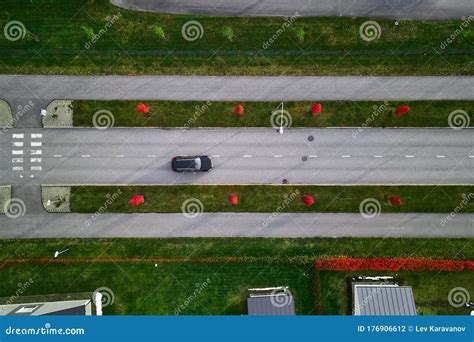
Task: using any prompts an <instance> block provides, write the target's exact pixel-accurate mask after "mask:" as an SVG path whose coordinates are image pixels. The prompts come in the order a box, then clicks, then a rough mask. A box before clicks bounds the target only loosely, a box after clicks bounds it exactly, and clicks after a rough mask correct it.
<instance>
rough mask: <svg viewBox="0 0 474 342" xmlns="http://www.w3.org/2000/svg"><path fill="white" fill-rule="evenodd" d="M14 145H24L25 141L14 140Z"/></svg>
mask: <svg viewBox="0 0 474 342" xmlns="http://www.w3.org/2000/svg"><path fill="white" fill-rule="evenodd" d="M13 146H14V147H23V141H14V142H13Z"/></svg>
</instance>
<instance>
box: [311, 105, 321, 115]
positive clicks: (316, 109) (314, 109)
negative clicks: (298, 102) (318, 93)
mask: <svg viewBox="0 0 474 342" xmlns="http://www.w3.org/2000/svg"><path fill="white" fill-rule="evenodd" d="M322 111H323V105H322V104H321V103H316V104H314V105H313V106H312V107H311V115H313V116H316V115H318V114H319V113H321V112H322Z"/></svg>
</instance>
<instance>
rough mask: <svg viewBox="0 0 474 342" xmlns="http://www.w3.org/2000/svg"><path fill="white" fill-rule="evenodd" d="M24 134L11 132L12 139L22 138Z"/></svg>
mask: <svg viewBox="0 0 474 342" xmlns="http://www.w3.org/2000/svg"><path fill="white" fill-rule="evenodd" d="M24 136H25V135H24V134H23V133H13V134H12V138H13V139H23V138H24Z"/></svg>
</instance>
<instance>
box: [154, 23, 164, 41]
mask: <svg viewBox="0 0 474 342" xmlns="http://www.w3.org/2000/svg"><path fill="white" fill-rule="evenodd" d="M153 33H154V34H156V35H157V36H158V38H160V39H165V38H166V33H165V30H164V29H163V27H161V26H159V25H155V26H153Z"/></svg>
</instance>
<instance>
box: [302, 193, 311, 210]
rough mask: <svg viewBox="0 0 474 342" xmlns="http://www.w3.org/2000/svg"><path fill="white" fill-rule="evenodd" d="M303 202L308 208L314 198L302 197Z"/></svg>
mask: <svg viewBox="0 0 474 342" xmlns="http://www.w3.org/2000/svg"><path fill="white" fill-rule="evenodd" d="M303 202H304V204H306V205H307V206H308V207H310V206H312V205H313V204H314V198H313V196H310V195H303Z"/></svg>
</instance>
